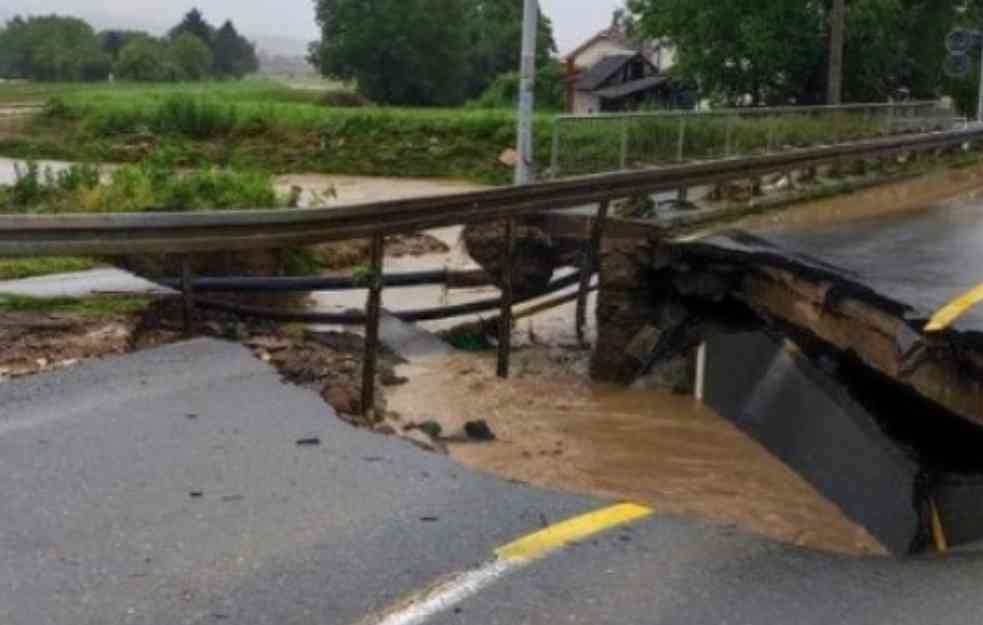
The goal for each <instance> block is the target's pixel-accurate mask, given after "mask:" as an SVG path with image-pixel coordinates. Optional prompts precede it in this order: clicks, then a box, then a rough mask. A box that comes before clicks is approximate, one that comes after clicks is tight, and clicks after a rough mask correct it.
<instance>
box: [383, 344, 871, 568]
mask: <svg viewBox="0 0 983 625" xmlns="http://www.w3.org/2000/svg"><path fill="white" fill-rule="evenodd" d="M493 360H494V359H493V358H492V357H491V356H485V355H481V356H473V355H466V354H459V355H454V356H452V357H450V358H445V359H436V360H431V361H429V362H426V361H425V362H421V363H416V364H413V365H410V366H409V367H407V369H406V371H404V372H402V374H403V375H408V376H409V377H410V379H411V380H412V381H411V383H410V384H408V385H406V386H405V387H402V388H397V389H391V390H390V391H389V394H388V397H389V402H390V407H391V408H392V409H394V410H396V411H397V412H399V413H400V414H402V415H403V417H404V420H410V421H419V420H423V419H436V420H437V421H439V422H440V423H441V424H442V425H443V426H444V429H445V431H447V432H450V433H454V432H457V431H460V429H461V428H462V427H463V424H464V423H465V422H467V421H469V420H475V419H485V420H487V421H488V423H489V424H490V425H491V426H492V428H493V429H494V430H495V432H496V434H497V436H498V440H497V441H496V442H494V443H491V444H477V443H475V444H471V443H460V444H451V445H450V451H451V455H452V456H453V457H454V458H455V459H456V460H458V461H460V462H462V463H464V464H466V465H469V466H472V467H475V468H478V469H481V470H484V471H489V472H491V473H494V474H497V475H500V476H502V477H505V478H507V479H514V480H520V481H523V482H527V483H530V484H534V485H537V486H542V487H546V488H552V489H558V490H563V491H567V492H576V493H583V494H591V495H597V496H602V497H610V498H615V499H628V500H632V501H637V502H640V503H644V504H646V505H649V506H651V507H652V508H654V509H655V510H656V511H658V512H660V513H666V514H677V515H687V516H697V517H700V518H704V519H707V520H710V521H712V522H715V523H721V524H735V525H737V526H739V527H741V528H744V529H748V530H751V531H753V532H756V533H759V534H763V535H765V536H769V537H771V538H774V539H776V540H780V541H783V542H788V543H792V544H796V545H801V546H804V547H809V548H814V549H821V550H828V551H834V552H840V553H848V554H860V555H870V554H878V555H883V554H885V551H884V549H883V547H881V546H880V544H878V542H877V541H876V540H875V539H874V538H872V537H871V536H870V534H868V533H867V532H866V531H865V530H864V529H863V528H861V527H860V526H858V525H856V524H854V523H852V522H850V521H849V520H848V519H847V518H846V517H845V516H844V515H843V513H842V512H841V511H840V510H839V509H838V508H837V507H836V506H835V505H834V504H833V503H831V502H830V501H828V500H827V499H825V498H823V497H822V496H821V495H820V494H819V493H817V492H816V491H815V490H814V489H813V488H812V487H811V486H810V485H809V484H808V483H806V482H805V481H804V480H803V479H802V478H800V477H799V476H798V475H797V474H795V473H794V472H793V471H792V470H790V469H789V468H787V467H786V466H785V465H784V464H782V463H781V462H780V461H779V460H777V459H776V458H774V457H773V456H772V455H771V454H769V453H768V452H767V451H766V450H765V449H764V448H763V447H761V446H759V445H758V444H757V443H755V442H754V441H753V440H752V439H751V438H749V437H747V436H745V435H744V434H743V433H741V432H740V431H739V430H738V429H737V428H736V427H734V426H733V425H731V424H730V423H729V422H728V421H725V420H724V419H723V418H721V417H719V416H717V415H716V414H715V413H714V412H712V411H711V410H710V409H708V408H706V407H704V406H702V405H701V404H700V403H699V402H697V401H696V400H694V399H692V398H689V397H681V396H674V395H670V394H667V393H664V392H656V391H639V390H629V389H623V388H614V387H607V386H598V385H591V384H587V383H585V382H584V378H583V376H582V375H580V374H579V373H578V370H580V369H582V366H581V365H582V362H583V354H582V353H581V354H576V353H571V352H564V351H563V350H557V349H555V348H553V349H546V348H531V349H527V350H523V351H520V352H518V353H517V354H516V356H515V367H516V375H515V377H514V379H513V380H511V381H510V382H508V383H504V382H501V381H499V380H498V379H497V378H495V376H494V362H493ZM557 362H562V363H563V364H561V365H557V364H556V363H557ZM448 389H454V390H453V391H450V392H449V391H448Z"/></svg>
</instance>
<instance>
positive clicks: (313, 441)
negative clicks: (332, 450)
mask: <svg viewBox="0 0 983 625" xmlns="http://www.w3.org/2000/svg"><path fill="white" fill-rule="evenodd" d="M320 444H321V439H320V438H319V437H317V436H312V437H310V438H302V439H300V440H298V441H297V446H298V447H316V446H318V445H320Z"/></svg>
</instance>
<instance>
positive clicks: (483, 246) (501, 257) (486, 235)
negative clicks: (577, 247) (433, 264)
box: [462, 220, 561, 297]
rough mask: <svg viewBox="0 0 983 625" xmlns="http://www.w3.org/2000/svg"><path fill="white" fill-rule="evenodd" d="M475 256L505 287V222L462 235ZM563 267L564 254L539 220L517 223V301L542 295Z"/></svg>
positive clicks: (480, 226) (514, 278)
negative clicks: (526, 296)
mask: <svg viewBox="0 0 983 625" xmlns="http://www.w3.org/2000/svg"><path fill="white" fill-rule="evenodd" d="M462 238H463V239H464V244H465V247H466V248H467V251H468V255H469V256H471V258H473V259H474V260H475V262H477V263H478V264H479V265H481V267H482V269H484V270H485V272H486V273H487V274H488V275H489V277H491V279H492V281H493V282H494V283H495V284H496V285H497V286H501V285H502V277H503V275H504V262H505V258H506V256H507V255H506V253H505V252H506V241H505V225H504V224H503V223H501V222H490V223H482V224H472V225H469V226H467V227H466V228H465V229H464V233H463V234H462ZM560 264H561V258H560V251H559V250H558V249H556V247H555V246H554V245H553V241H552V240H551V238H550V235H549V234H548V233H547V232H546V231H545V230H544V229H543V228H540V227H538V226H537V225H536V224H535V220H523V221H521V222H519V223H517V227H516V230H515V266H514V268H513V272H512V288H513V289H514V291H515V296H516V297H523V296H525V295H530V294H534V293H539V292H542V291H543V290H544V289H545V288H546V287H547V286H548V285H549V283H550V280H551V279H552V278H553V272H554V271H555V270H556V268H557V267H559V266H560Z"/></svg>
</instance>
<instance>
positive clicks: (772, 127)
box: [766, 117, 778, 154]
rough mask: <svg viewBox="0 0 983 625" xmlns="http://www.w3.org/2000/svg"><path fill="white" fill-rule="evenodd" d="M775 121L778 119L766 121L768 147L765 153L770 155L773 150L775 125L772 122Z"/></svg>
mask: <svg viewBox="0 0 983 625" xmlns="http://www.w3.org/2000/svg"><path fill="white" fill-rule="evenodd" d="M777 119H778V118H777V117H776V118H774V119H771V120H768V121H767V122H766V123H767V124H768V147H767V149H766V151H767V153H768V154H771V152H772V150H773V149H774V145H775V123H774V122H775V120H777Z"/></svg>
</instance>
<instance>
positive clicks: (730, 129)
mask: <svg viewBox="0 0 983 625" xmlns="http://www.w3.org/2000/svg"><path fill="white" fill-rule="evenodd" d="M736 125H737V115H733V116H731V117H728V118H727V136H726V138H725V139H724V157H727V158H729V157H730V156H731V154H732V153H733V150H734V127H735V126H736Z"/></svg>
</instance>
